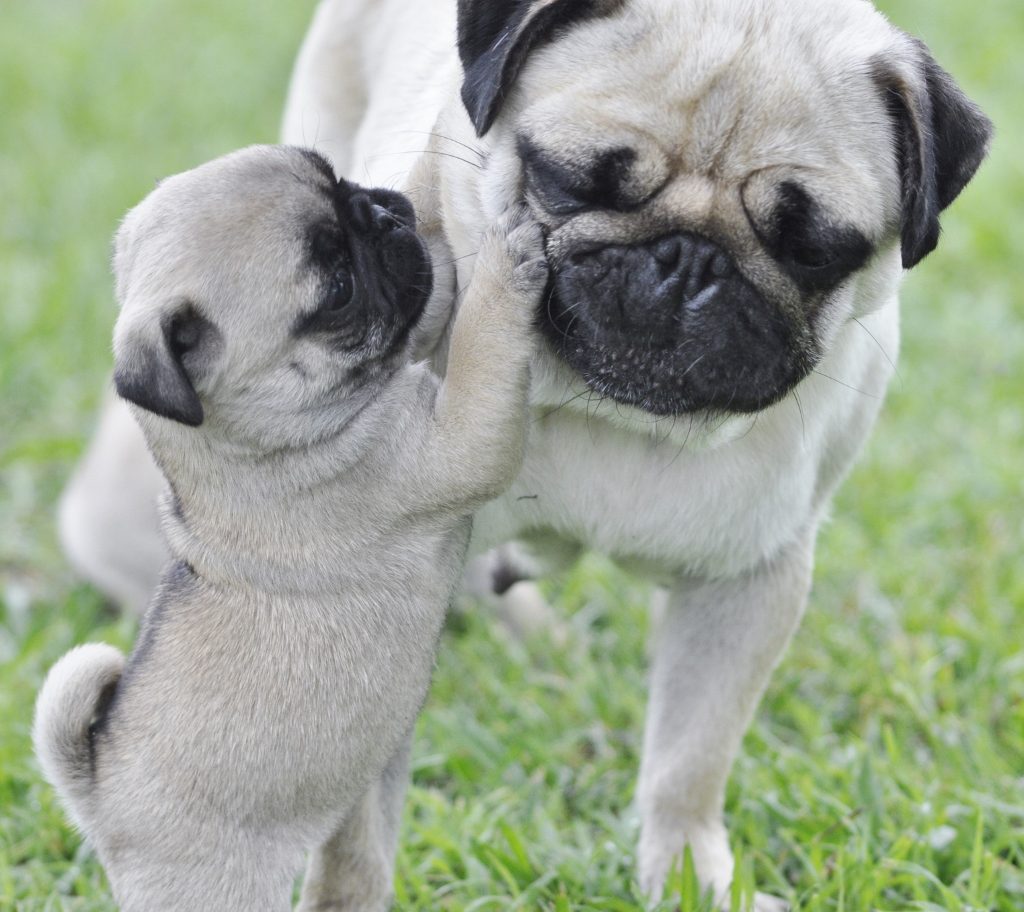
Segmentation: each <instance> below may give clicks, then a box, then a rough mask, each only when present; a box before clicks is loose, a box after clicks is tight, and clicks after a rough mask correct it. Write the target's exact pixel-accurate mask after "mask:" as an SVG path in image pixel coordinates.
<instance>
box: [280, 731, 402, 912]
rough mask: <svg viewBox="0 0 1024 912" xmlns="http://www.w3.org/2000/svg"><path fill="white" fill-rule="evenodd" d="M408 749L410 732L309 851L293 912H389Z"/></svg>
mask: <svg viewBox="0 0 1024 912" xmlns="http://www.w3.org/2000/svg"><path fill="white" fill-rule="evenodd" d="M411 747H412V733H410V734H409V738H408V740H407V741H406V742H405V744H403V745H402V747H401V748H399V750H398V751H397V752H396V753H395V756H394V757H393V758H392V759H391V762H390V763H389V764H388V765H387V767H386V768H385V770H384V772H383V773H381V776H380V778H379V779H378V780H377V781H376V782H374V783H373V785H371V786H370V788H369V789H368V790H367V792H366V794H365V795H364V796H363V799H362V801H361V802H360V803H359V804H358V805H357V806H356V807H355V808H354V809H353V810H352V812H351V813H350V814H349V816H348V818H347V819H346V820H345V822H344V823H342V825H341V826H340V827H339V828H338V831H337V832H336V833H335V834H334V835H333V836H331V838H330V839H328V840H327V842H325V843H324V844H323V845H322V846H321V847H320V848H319V849H317V850H316V851H314V852H313V854H312V856H311V857H310V860H309V868H308V869H307V871H306V880H305V883H304V884H303V885H302V899H301V900H300V902H299V906H298V912H323V910H328V909H330V910H336V912H386V910H387V909H389V908H391V900H392V896H393V893H394V887H393V881H394V872H395V852H396V851H397V848H398V831H399V828H400V826H401V822H402V804H403V801H404V798H405V791H406V787H407V785H408V782H409V755H410V751H411Z"/></svg>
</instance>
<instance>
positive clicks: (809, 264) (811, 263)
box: [789, 246, 837, 269]
mask: <svg viewBox="0 0 1024 912" xmlns="http://www.w3.org/2000/svg"><path fill="white" fill-rule="evenodd" d="M789 255H790V258H791V259H792V260H793V262H794V263H795V264H796V265H797V266H800V267H801V268H803V269H828V268H829V266H831V265H832V264H833V263H835V262H836V259H837V256H836V254H835V251H832V250H825V249H823V248H821V247H815V246H797V247H795V248H794V249H793V250H791V251H790V254H789Z"/></svg>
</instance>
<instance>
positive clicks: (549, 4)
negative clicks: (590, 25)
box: [459, 0, 622, 136]
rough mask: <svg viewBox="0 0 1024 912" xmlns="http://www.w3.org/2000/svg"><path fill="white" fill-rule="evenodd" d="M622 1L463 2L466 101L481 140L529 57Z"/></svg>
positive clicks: (461, 43) (461, 31)
mask: <svg viewBox="0 0 1024 912" xmlns="http://www.w3.org/2000/svg"><path fill="white" fill-rule="evenodd" d="M621 5H622V0H459V56H460V57H461V58H462V69H463V73H464V79H463V83H462V101H463V103H464V104H465V105H466V110H467V111H468V112H469V117H470V120H472V121H473V126H474V127H476V132H477V135H478V136H483V135H484V134H485V133H486V132H487V131H488V130H489V129H490V128H491V124H492V123H494V118H495V117H497V116H498V112H499V111H500V110H501V104H502V102H503V101H504V98H505V95H506V94H507V92H508V90H509V88H510V87H511V86H512V84H513V83H514V82H515V80H516V76H518V75H519V70H520V69H521V68H522V65H523V62H524V61H525V60H526V57H527V55H528V54H529V53H530V51H532V50H533V49H534V48H535V47H537V46H538V45H540V44H542V43H544V42H545V41H550V40H551V39H552V38H554V37H555V36H556V35H557V34H558V33H559V31H561V30H562V29H565V28H567V27H569V26H571V25H573V24H574V23H576V22H579V21H581V20H583V19H590V18H593V17H595V16H600V15H604V14H606V13H609V12H611V11H612V10H614V9H616V8H618V7H619V6H621Z"/></svg>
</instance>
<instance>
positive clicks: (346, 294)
mask: <svg viewBox="0 0 1024 912" xmlns="http://www.w3.org/2000/svg"><path fill="white" fill-rule="evenodd" d="M354 293H355V285H354V283H353V282H352V274H351V273H350V272H349V271H348V270H346V269H340V270H338V271H337V272H336V273H335V274H334V278H332V279H331V287H330V290H329V291H328V292H327V297H326V298H324V302H323V304H322V306H321V308H320V309H321V310H325V311H328V312H335V311H339V310H344V309H345V308H346V307H347V306H348V305H349V304H350V303H351V301H352V295H353V294H354Z"/></svg>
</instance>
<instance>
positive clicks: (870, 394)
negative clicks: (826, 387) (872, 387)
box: [813, 369, 882, 401]
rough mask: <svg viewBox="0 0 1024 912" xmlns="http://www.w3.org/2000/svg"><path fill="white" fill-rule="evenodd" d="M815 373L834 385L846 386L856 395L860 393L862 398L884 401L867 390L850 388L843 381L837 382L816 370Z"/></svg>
mask: <svg viewBox="0 0 1024 912" xmlns="http://www.w3.org/2000/svg"><path fill="white" fill-rule="evenodd" d="M813 373H815V374H817V375H818V376H819V377H824V378H825V379H826V380H831V381H832V382H833V383H838V384H839V385H840V386H845V387H846V388H847V389H848V390H852V391H853V392H855V393H860V395H862V396H867V397H868V399H874V400H875V401H880V400H881V399H882V397H881V396H876V395H874V394H873V393H869V392H868V391H867V390H862V389H857V387H855V386H850V384H849V383H844V382H843V381H842V380H837V379H836V378H835V377H830V376H829V375H828V374H825V373H822V372H821V371H820V370H817V369H815V370H814V371H813Z"/></svg>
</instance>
